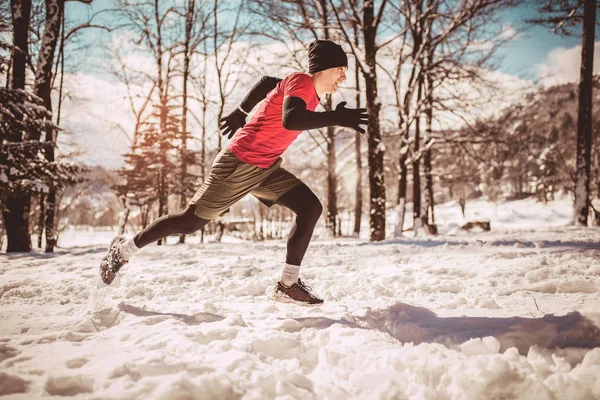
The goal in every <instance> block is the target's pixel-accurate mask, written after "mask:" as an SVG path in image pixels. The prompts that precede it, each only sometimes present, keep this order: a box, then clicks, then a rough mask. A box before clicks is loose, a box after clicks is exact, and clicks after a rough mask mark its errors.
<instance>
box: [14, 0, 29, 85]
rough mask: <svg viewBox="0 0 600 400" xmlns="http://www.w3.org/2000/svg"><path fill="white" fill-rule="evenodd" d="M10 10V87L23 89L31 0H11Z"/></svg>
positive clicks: (27, 54)
mask: <svg viewBox="0 0 600 400" xmlns="http://www.w3.org/2000/svg"><path fill="white" fill-rule="evenodd" d="M11 10H12V23H13V25H12V26H13V46H14V47H15V51H14V52H13V54H12V66H11V70H12V82H11V86H10V87H11V88H13V89H24V88H25V71H26V70H27V58H28V56H29V51H28V47H27V38H28V32H29V22H30V18H31V0H11Z"/></svg>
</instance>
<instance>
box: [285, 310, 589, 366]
mask: <svg viewBox="0 0 600 400" xmlns="http://www.w3.org/2000/svg"><path fill="white" fill-rule="evenodd" d="M294 320H295V321H297V322H298V323H299V324H298V325H296V326H292V327H287V328H284V329H285V330H288V331H299V330H301V329H303V328H316V329H325V328H328V327H330V326H332V325H334V324H342V325H346V326H349V327H353V328H362V329H376V330H379V331H381V332H385V333H388V334H389V335H390V336H392V337H394V338H395V339H397V340H398V341H400V342H403V343H414V344H419V343H440V344H443V345H446V346H453V345H458V344H461V343H464V342H466V341H468V340H470V339H473V338H484V337H487V336H493V337H495V338H496V339H497V340H498V341H499V342H500V349H499V351H501V352H503V351H504V350H506V349H508V348H510V347H516V348H517V349H518V351H519V353H520V354H522V355H526V354H527V352H528V351H529V348H530V347H531V346H533V345H537V346H539V347H543V348H547V349H553V348H566V347H577V348H594V347H600V329H599V328H598V327H597V326H596V325H594V323H593V322H592V321H591V320H590V319H588V318H587V317H584V316H583V315H581V314H580V313H578V312H572V313H569V314H567V315H565V316H555V315H552V314H548V315H545V316H543V317H541V318H521V317H511V318H486V317H449V318H442V317H438V316H437V315H436V314H435V313H434V312H432V311H430V310H428V309H427V308H423V307H415V306H411V305H408V304H404V303H396V304H394V305H392V306H391V307H389V308H387V309H382V310H372V309H368V311H367V312H366V314H365V315H364V316H358V317H357V316H348V317H344V318H341V319H339V320H335V319H331V318H325V317H307V318H294Z"/></svg>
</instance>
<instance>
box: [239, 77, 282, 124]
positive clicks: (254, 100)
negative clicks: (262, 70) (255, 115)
mask: <svg viewBox="0 0 600 400" xmlns="http://www.w3.org/2000/svg"><path fill="white" fill-rule="evenodd" d="M281 81H282V79H280V78H275V77H273V76H267V75H265V76H263V77H262V78H261V80H260V81H258V82H257V83H256V85H254V87H253V88H252V89H250V91H249V92H248V94H247V95H246V97H244V100H242V102H241V103H240V107H241V108H242V111H244V112H245V113H246V114H248V113H249V112H250V111H252V109H254V107H256V105H257V104H258V103H260V102H261V101H262V100H264V99H265V97H267V94H268V93H269V92H270V91H271V90H273V89H275V86H277V84H278V83H279V82H281Z"/></svg>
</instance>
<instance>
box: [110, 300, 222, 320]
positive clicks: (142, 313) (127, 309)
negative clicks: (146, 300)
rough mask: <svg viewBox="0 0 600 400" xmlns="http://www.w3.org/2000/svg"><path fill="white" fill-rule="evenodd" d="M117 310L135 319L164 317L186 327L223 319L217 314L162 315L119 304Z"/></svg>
mask: <svg viewBox="0 0 600 400" xmlns="http://www.w3.org/2000/svg"><path fill="white" fill-rule="evenodd" d="M119 310H120V311H123V312H125V313H127V314H132V315H135V316H137V317H154V316H166V317H171V318H174V319H176V320H178V321H181V322H183V323H184V324H187V325H200V324H202V323H205V322H215V321H221V320H223V319H225V317H223V316H221V315H218V314H211V313H196V314H179V313H163V312H159V311H149V310H143V309H141V308H139V307H136V306H132V305H130V304H125V303H120V304H119Z"/></svg>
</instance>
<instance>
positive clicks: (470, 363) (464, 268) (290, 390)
mask: <svg viewBox="0 0 600 400" xmlns="http://www.w3.org/2000/svg"><path fill="white" fill-rule="evenodd" d="M570 208H571V205H570V202H569V201H566V200H565V201H558V202H555V203H551V204H549V205H548V206H543V205H541V204H537V203H534V202H533V201H530V200H523V201H519V202H510V203H504V204H499V205H497V206H496V205H491V204H488V203H485V202H470V203H468V204H467V213H468V215H467V220H469V219H489V220H490V221H491V225H492V231H491V232H470V233H469V232H464V231H460V230H458V229H457V228H458V226H459V225H460V224H461V223H462V222H463V221H462V220H461V218H462V216H461V215H460V210H459V208H458V206H456V204H453V203H450V204H446V205H444V206H442V207H439V208H438V214H437V216H436V217H437V218H438V221H440V231H441V232H442V234H441V235H439V236H435V237H428V236H417V237H406V238H403V239H390V240H388V241H385V242H383V243H369V242H368V241H366V240H365V239H362V238H361V239H349V238H345V239H337V240H327V239H319V238H316V240H315V241H314V242H313V243H312V244H311V247H310V248H309V252H308V254H307V257H306V258H305V261H304V263H303V268H302V269H301V277H302V278H303V279H304V280H305V281H306V282H307V283H308V284H309V285H310V286H312V287H313V288H314V290H315V291H316V292H317V293H318V294H321V295H323V296H324V298H325V305H324V306H323V307H321V308H303V307H298V306H293V305H285V304H279V303H272V302H270V301H269V300H267V298H266V295H265V291H266V290H267V288H268V287H269V286H270V285H273V284H274V283H275V282H276V280H277V279H278V277H279V273H280V271H281V268H282V262H283V260H284V257H285V242H284V241H274V242H259V243H249V242H240V241H235V240H234V239H232V238H228V237H225V238H224V239H225V240H224V242H223V243H207V244H197V243H190V244H185V245H168V246H162V247H159V246H156V245H152V246H149V247H147V248H145V249H144V250H142V251H141V252H140V253H138V255H136V257H135V258H134V259H132V260H131V262H130V263H129V264H127V265H126V266H125V268H124V270H123V272H122V274H121V275H120V276H119V277H118V278H117V280H116V281H115V282H114V283H113V285H112V286H109V287H106V286H104V285H102V284H99V279H98V277H97V266H98V264H99V262H100V259H101V258H102V257H103V255H104V253H105V251H106V244H107V243H108V241H109V240H110V239H111V237H112V235H113V234H112V233H111V232H100V233H98V232H74V231H73V232H65V233H63V235H62V236H61V241H60V242H59V244H60V246H61V248H60V249H59V251H57V253H56V254H55V255H45V254H42V253H38V254H11V255H6V254H2V255H0V320H1V321H2V322H1V325H0V396H2V395H4V397H2V398H3V399H4V398H6V399H36V398H57V397H69V398H80V399H274V398H279V399H354V398H359V399H528V400H529V399H539V400H542V399H600V379H599V378H598V377H599V376H600V328H599V327H600V293H599V292H600V230H599V229H598V228H588V229H581V228H574V227H566V226H565V224H566V223H567V222H568V221H569V219H570V216H571V210H570ZM192 239H193V238H192ZM192 242H193V240H192Z"/></svg>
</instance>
